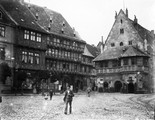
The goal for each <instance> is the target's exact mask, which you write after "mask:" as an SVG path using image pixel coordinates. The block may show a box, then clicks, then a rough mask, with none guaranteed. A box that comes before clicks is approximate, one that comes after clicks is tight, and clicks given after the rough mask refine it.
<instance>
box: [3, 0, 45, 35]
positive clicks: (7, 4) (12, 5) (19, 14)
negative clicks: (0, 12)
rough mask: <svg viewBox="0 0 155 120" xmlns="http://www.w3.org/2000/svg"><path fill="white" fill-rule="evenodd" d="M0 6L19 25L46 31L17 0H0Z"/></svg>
mask: <svg viewBox="0 0 155 120" xmlns="http://www.w3.org/2000/svg"><path fill="white" fill-rule="evenodd" d="M0 5H1V7H2V8H3V9H4V10H5V12H6V13H8V14H9V16H10V17H11V18H12V20H13V21H14V22H15V23H16V25H19V26H21V27H25V28H29V29H33V30H36V31H40V32H46V31H45V30H43V29H42V28H41V27H40V26H39V25H38V24H37V23H36V21H35V18H34V17H33V15H32V14H31V13H30V11H29V10H28V9H27V8H26V6H24V5H23V4H22V3H20V2H19V0H0Z"/></svg>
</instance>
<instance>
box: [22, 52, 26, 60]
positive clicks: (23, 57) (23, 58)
mask: <svg viewBox="0 0 155 120" xmlns="http://www.w3.org/2000/svg"><path fill="white" fill-rule="evenodd" d="M22 62H23V63H27V52H25V51H22Z"/></svg>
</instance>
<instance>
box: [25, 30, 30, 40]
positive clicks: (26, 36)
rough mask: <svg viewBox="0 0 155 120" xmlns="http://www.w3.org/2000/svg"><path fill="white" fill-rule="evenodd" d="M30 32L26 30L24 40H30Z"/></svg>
mask: <svg viewBox="0 0 155 120" xmlns="http://www.w3.org/2000/svg"><path fill="white" fill-rule="evenodd" d="M29 33H30V32H29V31H28V30H24V39H26V40H29V38H30V35H29Z"/></svg>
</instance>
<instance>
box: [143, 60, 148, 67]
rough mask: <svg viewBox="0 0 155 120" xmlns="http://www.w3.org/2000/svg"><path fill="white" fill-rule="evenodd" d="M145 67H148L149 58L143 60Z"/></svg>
mask: <svg viewBox="0 0 155 120" xmlns="http://www.w3.org/2000/svg"><path fill="white" fill-rule="evenodd" d="M143 65H144V66H148V59H147V58H143Z"/></svg>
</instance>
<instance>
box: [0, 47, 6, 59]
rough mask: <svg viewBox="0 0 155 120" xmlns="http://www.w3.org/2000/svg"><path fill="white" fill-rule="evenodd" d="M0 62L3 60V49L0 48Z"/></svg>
mask: <svg viewBox="0 0 155 120" xmlns="http://www.w3.org/2000/svg"><path fill="white" fill-rule="evenodd" d="M0 60H5V48H0Z"/></svg>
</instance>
